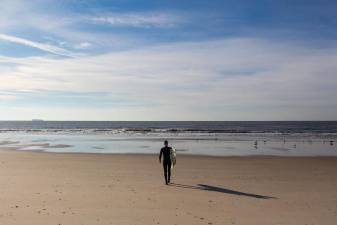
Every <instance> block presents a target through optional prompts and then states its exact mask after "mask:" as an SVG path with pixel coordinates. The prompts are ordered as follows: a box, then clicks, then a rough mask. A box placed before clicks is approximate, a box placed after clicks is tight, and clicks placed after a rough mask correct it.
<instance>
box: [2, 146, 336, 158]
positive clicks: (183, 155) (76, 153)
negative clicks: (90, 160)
mask: <svg viewBox="0 0 337 225" xmlns="http://www.w3.org/2000/svg"><path fill="white" fill-rule="evenodd" d="M7 151H8V152H11V151H14V152H30V153H40V154H41V153H42V154H50V155H54V154H55V155H74V156H75V155H88V156H89V155H102V156H113V155H116V156H118V155H119V156H123V155H124V156H158V155H159V150H158V154H157V153H127V152H126V153H106V152H103V153H99V152H51V151H44V150H19V149H17V148H7V147H6V148H2V147H0V153H1V152H7ZM177 157H179V158H180V157H187V158H188V157H191V158H194V157H196V158H297V159H301V158H304V159H305V158H309V159H310V158H332V159H337V156H335V155H331V156H329V155H308V156H303V155H288V156H287V155H267V154H266V155H257V154H255V155H254V154H252V155H207V154H177Z"/></svg>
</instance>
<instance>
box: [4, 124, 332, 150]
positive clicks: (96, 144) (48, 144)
mask: <svg viewBox="0 0 337 225" xmlns="http://www.w3.org/2000/svg"><path fill="white" fill-rule="evenodd" d="M165 139H167V140H169V143H170V145H171V146H172V147H174V148H176V150H177V152H178V154H195V155H212V156H244V155H278V156H337V148H336V141H337V121H39V120H37V121H0V148H3V149H13V150H22V151H24V150H30V151H46V152H72V153H75V152H77V153H134V154H156V153H158V152H159V149H160V148H161V146H162V143H163V141H164V140H165Z"/></svg>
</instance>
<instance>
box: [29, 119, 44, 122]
mask: <svg viewBox="0 0 337 225" xmlns="http://www.w3.org/2000/svg"><path fill="white" fill-rule="evenodd" d="M43 121H44V120H41V119H32V122H43Z"/></svg>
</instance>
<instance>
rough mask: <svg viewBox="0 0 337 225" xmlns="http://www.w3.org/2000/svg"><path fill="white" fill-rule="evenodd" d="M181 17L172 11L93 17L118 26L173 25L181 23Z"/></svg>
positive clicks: (96, 20)
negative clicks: (171, 12)
mask: <svg viewBox="0 0 337 225" xmlns="http://www.w3.org/2000/svg"><path fill="white" fill-rule="evenodd" d="M180 20H181V18H179V17H178V16H177V15H175V14H170V13H160V12H151V13H114V14H109V15H103V16H97V17H93V18H91V21H92V22H94V23H101V24H108V25H111V26H117V27H127V26H129V27H145V28H146V27H172V26H175V25H177V24H178V23H180V22H181V21H180Z"/></svg>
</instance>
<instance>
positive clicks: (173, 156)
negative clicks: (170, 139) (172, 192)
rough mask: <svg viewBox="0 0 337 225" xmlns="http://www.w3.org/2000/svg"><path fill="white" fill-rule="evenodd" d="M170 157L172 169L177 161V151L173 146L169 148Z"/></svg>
mask: <svg viewBox="0 0 337 225" xmlns="http://www.w3.org/2000/svg"><path fill="white" fill-rule="evenodd" d="M170 158H171V170H172V169H173V168H174V166H175V165H176V163H177V152H176V150H175V149H174V148H171V152H170Z"/></svg>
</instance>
